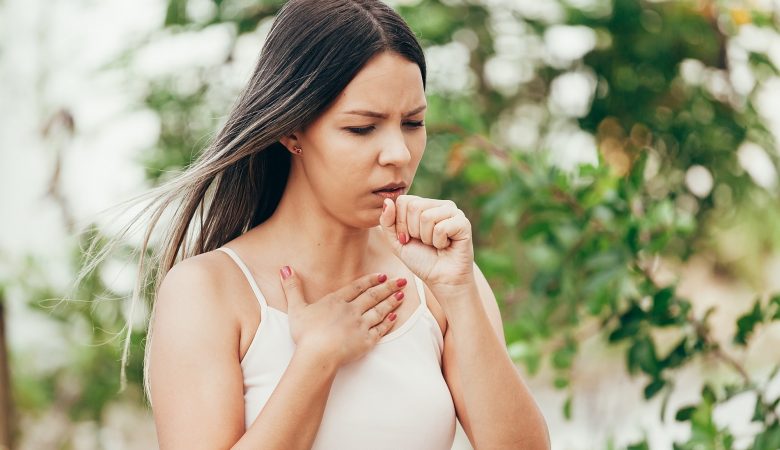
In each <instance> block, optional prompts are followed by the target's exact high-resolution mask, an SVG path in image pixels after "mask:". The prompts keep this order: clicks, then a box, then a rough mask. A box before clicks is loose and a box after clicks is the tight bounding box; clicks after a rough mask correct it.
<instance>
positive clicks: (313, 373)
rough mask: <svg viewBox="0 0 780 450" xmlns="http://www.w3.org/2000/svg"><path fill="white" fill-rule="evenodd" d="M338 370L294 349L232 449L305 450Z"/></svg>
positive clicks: (311, 353) (321, 358)
mask: <svg viewBox="0 0 780 450" xmlns="http://www.w3.org/2000/svg"><path fill="white" fill-rule="evenodd" d="M337 371H338V367H337V365H336V364H335V363H333V362H331V361H328V360H327V358H326V357H324V356H322V355H320V354H319V353H317V352H315V351H310V350H309V349H308V348H304V347H303V346H298V348H297V349H296V350H295V353H294V354H293V357H292V359H291V360H290V364H289V365H288V366H287V370H285V372H284V374H283V375H282V378H281V381H280V382H279V384H278V385H277V386H276V389H274V392H273V394H271V397H270V398H269V399H268V402H267V403H266V405H265V407H263V410H262V411H261V412H260V414H259V415H258V417H257V418H256V419H255V421H254V422H253V423H252V425H251V426H250V427H249V428H248V429H247V430H246V433H244V436H242V437H241V439H240V440H239V441H238V442H237V443H236V444H235V445H234V446H233V449H236V450H238V449H247V450H258V449H262V450H276V449H278V450H298V449H301V450H303V449H305V450H309V449H311V447H312V444H313V443H314V439H315V437H316V436H317V430H318V429H319V427H320V423H321V422H322V416H323V413H324V412H325V404H326V403H327V400H328V395H329V394H330V389H331V386H332V385H333V380H334V378H335V377H336V372H337Z"/></svg>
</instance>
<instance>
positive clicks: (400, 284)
mask: <svg viewBox="0 0 780 450" xmlns="http://www.w3.org/2000/svg"><path fill="white" fill-rule="evenodd" d="M395 284H396V285H397V286H398V287H404V286H406V278H399V279H398V281H396V282H395Z"/></svg>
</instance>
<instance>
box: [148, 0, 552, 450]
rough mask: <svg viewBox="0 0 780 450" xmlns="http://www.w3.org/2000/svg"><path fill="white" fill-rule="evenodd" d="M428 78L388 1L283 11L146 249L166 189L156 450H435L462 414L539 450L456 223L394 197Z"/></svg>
mask: <svg viewBox="0 0 780 450" xmlns="http://www.w3.org/2000/svg"><path fill="white" fill-rule="evenodd" d="M424 88H425V61H424V57H423V53H422V50H421V48H420V45H419V43H418V42H417V41H416V39H415V37H414V35H413V33H412V32H411V31H410V30H409V28H408V26H407V25H406V24H405V23H404V21H403V20H402V19H401V18H400V17H399V16H398V15H397V14H396V13H395V12H394V11H393V10H392V9H390V8H389V7H387V6H386V5H384V4H383V3H381V2H379V1H377V0H292V1H290V2H289V3H287V4H286V5H285V6H284V8H283V9H282V11H281V12H280V14H279V16H278V17H277V18H276V21H275V23H274V25H273V27H272V29H271V31H270V34H269V36H268V38H267V41H266V44H265V45H264V47H263V51H262V53H261V55H260V58H259V62H258V64H257V67H256V69H255V71H254V74H253V76H252V78H251V80H250V81H249V84H248V86H247V87H246V90H245V91H244V93H243V94H242V96H241V98H240V99H239V101H238V102H237V104H236V105H235V107H234V109H233V111H232V113H231V114H230V116H229V118H228V120H227V123H226V124H225V125H224V128H223V129H222V130H221V132H220V133H219V134H218V136H217V138H216V139H215V142H214V143H213V144H212V145H211V146H210V147H209V148H208V149H207V150H206V151H205V152H204V153H203V155H202V156H201V157H200V158H199V160H198V161H197V162H196V163H195V164H193V166H192V167H190V168H189V169H188V171H187V172H185V173H184V174H183V175H181V176H180V177H178V178H177V179H175V180H173V181H172V182H170V183H169V184H168V185H167V186H165V187H164V188H163V189H164V190H165V193H164V194H161V195H160V196H159V197H158V200H159V205H158V206H157V208H156V209H154V212H155V214H154V218H153V219H154V220H153V221H152V223H151V225H150V228H149V230H148V234H147V239H146V241H147V242H145V243H144V246H143V247H144V251H145V249H146V245H147V243H148V237H149V235H150V234H149V233H151V229H152V228H153V227H154V226H155V225H156V222H157V221H158V220H159V218H160V216H161V215H162V213H163V211H164V210H165V209H166V208H167V206H168V205H170V204H171V203H173V202H174V201H175V200H177V199H180V200H181V205H180V207H179V208H178V209H177V210H176V214H175V216H174V220H173V226H172V230H171V232H170V233H166V234H165V237H164V241H163V254H162V258H161V263H160V267H159V270H160V271H161V272H160V273H161V274H164V279H163V280H162V281H161V283H160V285H159V288H158V290H157V298H156V301H155V306H154V311H153V314H152V317H153V320H152V324H151V326H150V339H149V343H148V345H147V364H146V367H147V369H148V378H147V387H148V389H149V394H150V399H151V401H152V405H153V410H154V418H155V422H156V425H157V431H158V438H159V443H160V447H161V448H162V449H172V448H176V449H178V448H182V449H185V448H186V449H195V448H204V449H214V448H246V449H259V448H262V449H285V450H289V449H309V448H314V449H360V450H365V449H404V450H414V449H420V450H438V449H442V450H444V449H449V448H450V447H451V446H452V442H453V436H454V427H455V419H456V417H457V419H459V420H460V421H461V423H462V424H463V427H464V430H465V432H466V434H467V435H468V437H469V439H470V441H471V443H472V444H473V445H474V447H475V448H478V449H491V450H492V449H510V448H511V449H520V448H523V449H525V448H527V449H537V448H548V447H549V440H548V436H547V429H546V425H545V422H544V419H543V417H542V416H541V414H540V412H539V409H538V408H537V406H536V405H535V403H534V401H533V399H532V397H531V395H530V393H529V391H528V389H527V388H526V386H525V385H524V383H523V381H522V379H521V378H520V376H519V374H518V372H517V371H516V369H515V367H514V365H513V363H512V361H511V360H510V358H509V356H508V354H507V352H506V348H505V342H504V339H503V331H502V324H501V318H500V316H499V312H498V308H497V306H496V301H495V297H494V295H493V293H492V292H491V290H490V287H489V286H488V284H487V282H486V280H485V278H484V276H483V275H482V273H481V272H480V271H479V269H478V268H477V266H476V265H475V264H474V262H473V249H472V236H471V227H470V224H469V222H468V220H467V219H466V217H465V216H464V215H463V213H462V212H461V211H460V210H459V209H458V208H457V207H456V205H455V204H454V203H453V202H451V201H446V200H435V199H426V198H420V197H416V196H412V195H407V194H406V193H407V192H408V189H409V186H410V185H411V183H412V180H413V178H414V175H415V171H416V169H417V166H418V164H419V162H420V159H421V158H422V155H423V151H424V149H425V143H426V132H425V125H424V117H425V109H426V99H425V92H424ZM196 215H197V218H196V217H195V216H196ZM193 222H194V223H195V224H196V226H191V224H192V223H193ZM188 244H189V245H191V246H192V247H194V248H189V249H188V248H187V246H188ZM142 254H143V253H142ZM180 255H181V257H182V258H183V260H182V261H180V262H176V261H177V259H179V256H180ZM142 264H143V261H142ZM152 336H153V337H154V338H153V339H151V337H152Z"/></svg>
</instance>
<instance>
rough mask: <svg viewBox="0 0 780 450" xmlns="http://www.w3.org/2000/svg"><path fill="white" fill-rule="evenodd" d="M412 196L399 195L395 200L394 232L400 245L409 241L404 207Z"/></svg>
mask: <svg viewBox="0 0 780 450" xmlns="http://www.w3.org/2000/svg"><path fill="white" fill-rule="evenodd" d="M412 198H414V196H412V195H399V196H398V198H397V199H396V200H395V208H396V211H395V232H396V234H397V240H398V242H400V243H401V245H404V244H406V243H407V242H409V240H410V238H409V227H408V226H407V224H406V208H407V206H408V205H409V202H410V201H411V200H412Z"/></svg>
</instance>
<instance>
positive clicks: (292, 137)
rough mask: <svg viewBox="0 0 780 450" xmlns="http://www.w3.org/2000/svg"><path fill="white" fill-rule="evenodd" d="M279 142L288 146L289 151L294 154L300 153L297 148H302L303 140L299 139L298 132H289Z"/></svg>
mask: <svg viewBox="0 0 780 450" xmlns="http://www.w3.org/2000/svg"><path fill="white" fill-rule="evenodd" d="M279 142H281V144H282V145H284V146H285V148H287V151H289V152H291V153H294V154H298V153H300V152H299V151H297V149H300V148H301V142H300V141H299V140H298V135H297V134H288V135H287V136H284V137H282V138H281V139H279Z"/></svg>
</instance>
